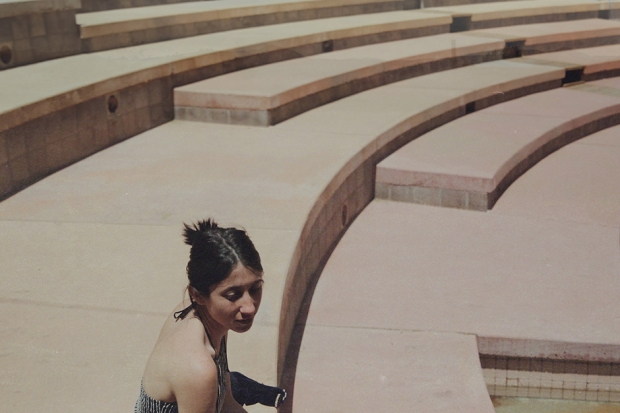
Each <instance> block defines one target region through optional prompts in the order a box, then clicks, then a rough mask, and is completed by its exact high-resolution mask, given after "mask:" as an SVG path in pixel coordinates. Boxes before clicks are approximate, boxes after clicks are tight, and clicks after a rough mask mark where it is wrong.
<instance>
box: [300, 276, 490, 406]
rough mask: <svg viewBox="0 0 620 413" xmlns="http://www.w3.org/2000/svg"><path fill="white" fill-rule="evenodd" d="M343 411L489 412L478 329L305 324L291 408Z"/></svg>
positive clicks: (352, 280)
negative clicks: (455, 330)
mask: <svg viewBox="0 0 620 413" xmlns="http://www.w3.org/2000/svg"><path fill="white" fill-rule="evenodd" d="M350 281H351V282H352V283H354V284H356V281H354V279H350ZM354 290H357V289H356V288H355V289H354ZM349 291H351V290H349ZM343 301H346V299H345V300H343ZM476 372H477V374H476ZM319 395H321V396H320V397H319ZM348 410H352V411H356V412H390V411H391V412H394V411H416V412H429V413H432V412H437V413H439V412H467V413H493V412H494V410H493V406H492V404H491V400H490V399H489V396H488V393H487V390H486V387H485V385H484V382H483V380H482V374H481V371H480V359H479V355H478V351H477V346H476V339H475V336H473V335H465V334H458V333H455V334H450V333H437V332H419V331H418V332H413V331H397V330H381V329H357V328H331V327H324V326H314V325H308V326H307V327H306V331H305V335H304V341H303V347H302V353H301V358H300V360H299V365H298V374H297V385H296V391H295V398H294V406H293V411H295V412H301V413H306V412H340V411H348Z"/></svg>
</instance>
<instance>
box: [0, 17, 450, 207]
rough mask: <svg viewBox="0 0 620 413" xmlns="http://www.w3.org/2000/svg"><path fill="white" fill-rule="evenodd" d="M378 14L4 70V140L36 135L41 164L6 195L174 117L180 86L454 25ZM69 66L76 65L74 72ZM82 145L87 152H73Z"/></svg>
mask: <svg viewBox="0 0 620 413" xmlns="http://www.w3.org/2000/svg"><path fill="white" fill-rule="evenodd" d="M371 20H372V21H371V22H370V23H369V19H368V16H350V17H342V18H334V19H328V20H325V21H324V22H322V24H320V25H317V24H316V22H300V23H288V24H282V25H278V26H274V27H261V28H254V29H246V30H243V31H239V32H227V33H219V34H218V33H216V34H211V35H204V36H197V37H194V38H191V39H180V40H174V41H170V42H169V43H165V44H157V45H145V46H136V47H135V48H127V49H122V50H116V51H108V52H102V53H97V54H91V55H81V56H74V57H69V58H65V59H56V60H53V61H49V62H44V63H40V64H38V65H30V66H27V67H24V68H20V69H19V71H13V70H9V71H4V72H1V73H0V82H1V83H2V84H5V85H7V86H6V87H5V88H4V90H3V91H2V93H3V96H6V97H4V98H2V99H0V136H3V137H5V136H6V137H7V138H6V139H9V138H8V137H9V136H10V137H11V138H10V139H11V140H17V141H19V142H25V141H26V140H28V144H27V145H26V147H27V148H28V150H27V152H28V153H29V154H31V155H29V156H31V157H33V158H32V159H33V160H32V161H31V162H30V166H27V165H28V164H27V163H22V164H21V166H20V167H19V173H18V172H14V173H13V176H14V177H15V178H13V179H12V180H2V181H1V185H2V188H1V189H0V194H1V195H0V197H1V198H5V197H7V196H9V195H10V194H12V193H15V192H16V191H18V190H20V189H22V188H24V187H25V186H27V185H29V184H31V183H32V182H35V181H36V180H38V179H40V178H41V177H43V176H45V175H46V174H49V173H51V172H53V171H55V170H58V169H59V168H62V167H64V166H66V165H68V164H70V163H72V162H75V161H77V160H79V159H81V158H83V157H84V156H87V155H88V154H91V153H93V152H95V151H96V150H99V149H102V148H104V147H106V146H107V145H111V144H114V143H115V142H118V141H120V140H122V139H126V138H128V137H131V136H133V135H135V134H137V133H139V132H143V131H145V130H147V129H149V128H152V127H154V126H156V125H159V124H161V123H163V122H165V121H167V120H171V119H172V118H173V104H172V90H173V88H174V87H175V86H180V85H184V84H188V83H192V82H196V81H197V80H200V79H204V78H209V77H213V76H216V75H219V74H222V73H226V72H230V71H234V70H239V69H242V68H246V67H252V66H256V65H261V64H266V63H270V62H274V61H280V60H286V59H291V58H295V57H298V56H300V55H302V56H303V55H312V54H317V53H322V52H324V50H325V44H326V43H328V44H329V47H330V49H331V48H333V49H336V50H337V49H344V48H348V47H353V46H357V45H363V44H369V43H376V42H381V41H388V40H395V39H401V38H404V37H409V36H411V35H412V34H414V33H417V34H419V33H420V30H429V34H434V33H437V32H445V31H447V28H448V25H449V22H450V18H449V17H447V16H445V15H435V16H433V15H430V16H429V15H427V14H422V15H420V13H416V12H400V13H385V14H376V15H374V16H372V19H371ZM421 27H422V29H420V28H421ZM424 27H427V29H424ZM162 48H163V51H162ZM67 67H72V68H74V70H72V71H71V72H68V71H67V70H66V68H67ZM76 119H84V121H76ZM69 120H71V121H69ZM79 125H83V126H84V127H85V128H86V129H81V126H79ZM43 131H46V132H45V133H43ZM102 131H105V132H102ZM85 136H86V137H93V136H96V137H97V139H98V141H97V143H93V141H92V139H91V138H86V137H85ZM78 137H79V138H78ZM66 139H77V140H78V141H79V143H78V142H77V141H76V142H74V143H71V144H63V145H61V146H62V148H63V149H62V156H56V155H53V153H55V152H56V150H55V149H52V146H53V142H61V141H63V140H66ZM93 139H94V138H93ZM106 142H107V143H106ZM24 145H25V144H24ZM77 146H79V147H80V149H79V150H76V151H73V149H71V148H76V147H77ZM34 152H37V154H36V155H34ZM71 153H73V155H71ZM46 158H47V159H48V160H47V161H45V162H42V159H46ZM34 159H36V161H35V160H34ZM34 165H36V166H34ZM14 168H17V166H14Z"/></svg>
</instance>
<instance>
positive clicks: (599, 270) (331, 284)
mask: <svg viewBox="0 0 620 413" xmlns="http://www.w3.org/2000/svg"><path fill="white" fill-rule="evenodd" d="M619 162H620V127H616V128H612V129H608V130H605V131H603V132H599V133H597V134H595V135H592V136H591V137H588V138H584V139H582V140H580V141H578V142H576V143H573V144H571V145H569V146H566V147H565V148H562V149H560V150H559V151H557V152H556V153H554V154H552V155H550V156H549V157H548V158H546V159H544V160H543V161H542V162H540V163H539V164H538V165H536V166H535V167H534V168H532V169H531V170H530V171H528V172H527V173H526V174H524V175H523V176H522V177H521V178H520V179H519V180H517V181H516V182H515V183H514V184H513V185H512V186H511V187H510V188H509V189H508V190H507V192H506V193H505V195H504V197H503V198H501V199H500V201H499V202H498V204H497V205H496V207H495V208H494V209H493V210H491V211H489V212H487V213H479V212H470V211H462V210H454V209H447V208H439V207H429V206H422V205H413V204H404V203H393V202H389V201H381V200H376V201H373V202H372V203H371V204H370V205H369V206H368V207H367V208H366V210H364V212H362V214H361V215H360V216H359V217H358V218H357V220H356V221H355V222H354V223H353V225H352V226H351V227H350V228H349V230H348V232H347V233H346V235H345V236H344V237H343V239H342V240H341V242H340V243H339V245H338V247H337V248H336V250H335V251H334V253H333V255H332V256H331V258H330V260H329V261H328V263H327V265H326V267H325V270H324V271H323V273H322V275H321V278H320V280H319V283H318V286H317V288H316V291H315V293H314V297H313V300H312V304H311V308H310V313H309V317H308V320H307V323H308V327H307V329H306V334H305V336H304V339H303V342H302V351H301V355H300V360H299V364H298V369H297V376H298V382H297V383H298V385H297V387H296V389H295V391H296V393H295V407H297V406H299V408H300V409H302V408H304V409H306V408H307V409H309V410H308V411H312V407H313V406H314V407H318V406H324V405H329V404H330V403H338V405H346V403H347V402H348V403H359V401H358V400H357V399H358V398H359V393H357V392H358V391H359V390H358V389H355V390H353V389H354V388H355V386H352V385H351V386H349V385H348V383H350V378H349V377H348V376H347V375H346V374H343V375H340V374H339V373H338V371H339V370H338V365H340V364H342V365H344V366H346V365H348V364H350V363H355V360H357V363H358V365H360V366H363V365H364V364H365V362H366V360H367V359H369V358H372V357H374V356H375V354H376V353H377V352H376V351H372V350H370V351H368V352H366V351H365V346H366V345H367V344H364V347H362V345H359V346H357V347H354V348H357V349H359V352H358V353H356V354H353V355H350V356H343V355H342V354H341V353H340V351H341V350H338V352H335V351H334V350H333V349H334V348H335V349H340V348H342V347H345V346H348V345H349V342H348V340H347V339H346V338H345V337H346V336H345V335H349V334H352V333H351V332H350V331H354V332H357V333H358V334H366V335H368V336H369V337H371V335H372V334H378V333H384V332H393V333H396V332H398V333H400V334H405V333H407V334H422V332H426V333H427V334H429V333H431V332H436V333H440V332H443V333H460V334H475V335H478V336H484V337H505V338H509V339H513V340H519V339H530V340H534V341H536V340H549V341H554V342H567V343H583V344H584V346H582V352H583V354H584V355H585V354H587V352H588V350H587V349H588V347H590V349H591V350H592V351H594V350H595V348H596V347H597V345H602V344H605V345H613V346H612V347H606V348H607V351H606V353H605V354H607V356H606V357H608V358H610V359H615V360H619V359H620V334H618V331H617V329H616V328H615V325H616V320H617V318H618V317H620V312H619V310H618V307H617V305H615V303H616V302H617V296H618V294H619V293H620V290H619V288H620V287H619V284H618V282H617V277H618V274H620V247H619V244H618V242H619V237H620V231H619V227H620V201H619V198H618V196H617V194H618V193H620V186H619V185H620V172H619V170H618V167H617V165H618V163H619ZM323 331H340V332H341V334H342V336H340V337H337V335H336V334H334V333H331V334H332V336H333V338H332V339H331V340H327V338H328V337H327V336H326V335H325V334H324V333H322V332H323ZM362 343H364V341H362ZM375 345H379V344H378V343H375ZM384 345H386V346H387V344H384ZM394 347H395V349H394V350H393V351H406V350H407V349H408V350H409V351H412V352H413V351H414V348H413V347H406V346H402V345H401V347H399V348H397V347H396V346H394ZM567 348H570V346H567ZM613 349H615V350H613ZM350 351H351V352H353V349H350ZM471 351H472V353H477V351H476V350H471ZM343 353H344V354H346V352H345V351H343ZM568 353H570V351H569V352H568ZM568 353H567V354H564V355H563V356H562V357H570V354H568ZM435 354H437V357H439V354H441V350H440V349H437V350H436V353H435ZM319 357H321V358H322V362H321V363H317V362H316V360H317V359H318V358H319ZM427 357H428V356H427ZM416 362H417V361H416ZM416 362H413V361H405V360H404V359H403V363H402V365H398V367H397V368H394V367H392V366H390V365H385V366H384V368H383V369H381V370H380V374H381V375H383V376H386V377H390V375H391V374H392V373H397V372H398V371H400V369H402V368H403V367H405V366H407V365H409V366H410V367H411V369H412V370H415V369H418V368H420V369H423V367H421V366H418V365H417V364H416ZM476 370H477V371H476ZM424 373H425V374H426V378H427V379H430V378H431V377H434V378H435V380H437V381H441V380H445V377H443V376H440V375H438V376H436V377H435V376H433V371H432V370H431V369H426V370H424ZM408 374H409V375H414V374H415V373H413V372H409V373H408ZM469 374H470V377H471V378H472V379H477V378H478V377H479V375H480V374H481V372H480V370H479V369H472V370H470V371H469ZM401 377H402V380H400V381H399V380H394V381H393V382H392V383H393V385H394V386H395V387H398V386H404V385H409V386H414V387H417V386H416V385H413V384H411V382H409V380H408V378H409V376H405V375H402V376H401ZM336 381H340V382H341V383H344V384H343V386H342V387H340V388H338V390H337V391H336V390H334V389H333V387H329V385H328V383H331V382H336ZM376 386H377V383H374V385H373V384H370V383H369V384H368V385H367V387H366V392H367V393H368V394H371V393H372V394H373V395H374V399H373V401H372V402H373V403H376V404H377V405H380V404H381V403H387V404H389V403H391V402H392V401H391V399H390V398H389V391H385V392H381V393H378V392H376V391H375V389H376ZM420 386H428V388H429V392H431V391H432V390H430V389H431V388H432V386H430V385H428V384H426V383H421V384H420ZM351 392H354V393H353V394H352V393H351ZM302 406H303V407H302ZM371 410H372V409H371ZM426 411H432V410H426ZM437 411H438V412H439V411H447V410H439V409H438V410H437ZM453 411H461V410H453Z"/></svg>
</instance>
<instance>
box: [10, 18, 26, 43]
mask: <svg viewBox="0 0 620 413" xmlns="http://www.w3.org/2000/svg"><path fill="white" fill-rule="evenodd" d="M11 27H12V28H13V40H19V39H27V38H28V37H30V24H29V20H28V18H27V17H26V16H15V17H13V18H12V19H11Z"/></svg>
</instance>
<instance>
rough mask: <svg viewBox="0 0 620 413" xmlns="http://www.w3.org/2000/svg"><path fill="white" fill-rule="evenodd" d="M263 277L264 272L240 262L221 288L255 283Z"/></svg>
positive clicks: (220, 285)
mask: <svg viewBox="0 0 620 413" xmlns="http://www.w3.org/2000/svg"><path fill="white" fill-rule="evenodd" d="M262 279H263V274H262V273H256V272H254V271H252V270H250V269H249V268H247V267H244V266H243V265H241V264H238V265H237V266H236V267H235V268H234V269H233V270H232V271H231V272H230V274H229V275H228V277H226V278H224V279H223V280H222V282H221V283H220V284H219V285H218V287H219V288H228V287H231V286H235V285H246V284H254V283H255V282H256V281H259V280H261V281H262Z"/></svg>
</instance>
